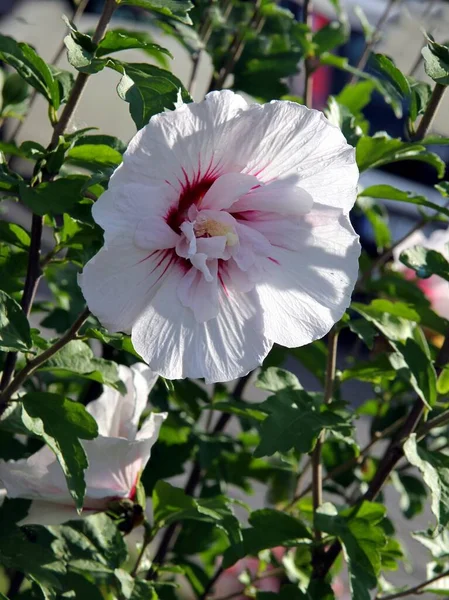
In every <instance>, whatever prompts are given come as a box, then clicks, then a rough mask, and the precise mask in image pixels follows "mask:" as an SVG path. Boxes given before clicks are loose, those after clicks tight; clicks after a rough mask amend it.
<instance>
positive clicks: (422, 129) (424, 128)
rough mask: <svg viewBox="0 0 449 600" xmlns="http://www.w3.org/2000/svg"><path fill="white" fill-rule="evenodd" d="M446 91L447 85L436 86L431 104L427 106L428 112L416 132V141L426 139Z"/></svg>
mask: <svg viewBox="0 0 449 600" xmlns="http://www.w3.org/2000/svg"><path fill="white" fill-rule="evenodd" d="M445 90H446V86H445V85H442V84H441V83H436V84H435V87H434V88H433V92H432V95H431V97H430V100H429V104H428V105H427V108H426V111H425V113H424V114H423V116H422V119H421V121H420V122H419V125H418V129H417V130H416V134H415V136H414V140H422V139H424V138H425V136H426V134H427V132H428V130H429V128H430V126H431V125H432V122H433V120H434V118H435V115H436V113H437V110H438V107H439V106H440V102H441V100H442V98H443V94H444V92H445Z"/></svg>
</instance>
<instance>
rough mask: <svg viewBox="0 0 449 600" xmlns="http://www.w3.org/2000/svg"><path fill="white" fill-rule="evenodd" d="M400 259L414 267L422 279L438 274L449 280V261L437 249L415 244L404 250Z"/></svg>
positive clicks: (411, 267)
mask: <svg viewBox="0 0 449 600" xmlns="http://www.w3.org/2000/svg"><path fill="white" fill-rule="evenodd" d="M400 261H401V262H402V263H404V265H406V266H407V267H409V268H410V269H413V270H414V271H415V272H416V275H417V276H418V277H420V278H422V279H427V278H428V277H431V276H432V275H438V277H441V278H442V279H445V280H446V281H449V262H448V261H447V260H446V258H445V257H444V256H443V255H442V254H441V253H440V252H437V251H436V250H430V249H428V248H424V247H423V246H413V247H412V248H407V250H404V251H403V252H402V254H401V256H400Z"/></svg>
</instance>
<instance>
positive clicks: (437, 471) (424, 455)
mask: <svg viewBox="0 0 449 600" xmlns="http://www.w3.org/2000/svg"><path fill="white" fill-rule="evenodd" d="M404 454H405V456H406V458H407V460H408V461H409V463H410V464H412V465H413V466H414V467H417V468H418V469H419V470H420V472H421V474H422V476H423V478H424V481H425V483H426V484H427V486H428V487H429V489H430V493H431V497H432V503H431V509H432V512H433V514H434V515H435V517H436V520H437V525H438V527H446V526H447V525H448V523H449V456H447V455H445V454H443V453H442V452H431V451H429V450H425V449H424V448H422V447H421V446H418V444H417V442H416V434H414V433H413V434H412V435H411V436H410V437H409V439H408V440H407V441H406V442H405V444H404Z"/></svg>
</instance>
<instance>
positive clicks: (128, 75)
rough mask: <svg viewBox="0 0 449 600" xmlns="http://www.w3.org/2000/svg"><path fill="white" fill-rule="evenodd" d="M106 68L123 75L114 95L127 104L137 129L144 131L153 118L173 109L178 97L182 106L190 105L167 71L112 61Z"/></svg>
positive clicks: (187, 97)
mask: <svg viewBox="0 0 449 600" xmlns="http://www.w3.org/2000/svg"><path fill="white" fill-rule="evenodd" d="M108 66H110V67H111V68H112V69H114V70H115V71H118V72H119V73H122V75H123V77H122V79H121V80H120V83H119V85H118V87H117V92H118V95H119V96H120V98H122V100H125V102H128V104H129V111H130V114H131V117H132V119H133V121H134V123H135V124H136V127H137V129H141V128H142V127H144V126H145V125H146V124H147V123H148V121H149V120H150V118H151V117H152V116H153V115H156V114H158V113H160V112H163V111H164V110H165V109H174V108H175V106H176V103H177V101H178V95H179V93H180V94H181V98H182V100H183V101H184V102H190V101H191V97H190V95H189V93H188V92H187V91H186V89H185V88H184V86H183V85H182V83H181V82H180V81H179V79H178V78H177V77H175V76H174V75H173V74H172V73H170V72H169V71H166V70H164V69H160V68H159V67H155V66H153V65H149V64H145V63H121V62H119V61H117V60H112V59H111V60H110V61H109V63H108Z"/></svg>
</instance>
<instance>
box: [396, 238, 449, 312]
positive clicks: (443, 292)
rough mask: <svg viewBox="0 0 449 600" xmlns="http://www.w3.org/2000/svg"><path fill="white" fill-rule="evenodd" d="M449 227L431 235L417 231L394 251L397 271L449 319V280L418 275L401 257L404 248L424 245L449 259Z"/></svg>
mask: <svg viewBox="0 0 449 600" xmlns="http://www.w3.org/2000/svg"><path fill="white" fill-rule="evenodd" d="M448 244H449V229H437V230H436V231H434V232H433V233H431V234H430V236H429V237H426V235H425V234H424V233H423V232H422V231H415V233H413V235H410V236H409V237H408V238H407V239H406V240H405V241H404V242H402V244H399V246H398V247H397V248H395V250H394V251H393V258H394V267H395V269H396V270H397V271H401V272H402V273H403V274H404V276H405V277H406V278H407V279H409V280H412V281H415V283H416V285H417V286H418V287H419V288H420V289H421V290H422V291H423V292H424V294H425V295H426V297H427V299H428V300H429V302H430V304H431V305H432V308H433V310H434V311H435V312H436V313H438V314H439V315H440V316H441V317H445V318H446V319H449V282H448V281H445V280H444V279H442V278H441V277H438V275H432V276H431V277H429V278H427V279H420V278H419V277H417V275H416V273H415V271H413V270H412V269H409V268H408V267H406V266H405V265H404V264H403V263H401V261H400V260H399V257H400V256H401V253H402V252H404V250H407V249H408V248H412V247H413V246H424V248H427V249H428V250H436V251H437V252H440V253H441V254H442V255H443V256H444V257H445V258H446V259H447V260H449V247H448Z"/></svg>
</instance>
